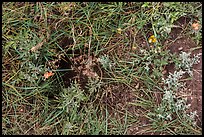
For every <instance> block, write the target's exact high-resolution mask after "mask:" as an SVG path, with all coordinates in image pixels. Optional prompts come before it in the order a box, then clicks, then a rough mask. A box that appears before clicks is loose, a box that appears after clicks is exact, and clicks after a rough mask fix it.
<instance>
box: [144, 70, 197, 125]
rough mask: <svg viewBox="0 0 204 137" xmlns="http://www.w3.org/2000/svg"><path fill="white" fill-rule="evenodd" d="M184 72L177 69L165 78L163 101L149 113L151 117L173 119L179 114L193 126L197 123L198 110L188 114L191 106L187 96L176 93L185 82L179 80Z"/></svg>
mask: <svg viewBox="0 0 204 137" xmlns="http://www.w3.org/2000/svg"><path fill="white" fill-rule="evenodd" d="M184 73H185V72H184V71H182V70H180V71H175V72H174V73H173V74H171V73H170V74H169V76H168V77H167V79H163V82H164V83H165V84H166V85H165V86H164V94H163V98H162V101H161V103H160V104H159V106H158V108H157V109H155V111H154V112H153V113H152V112H150V113H148V115H149V116H150V117H153V118H157V119H158V120H167V121H169V120H170V121H171V120H172V116H173V115H175V114H176V115H177V114H179V115H180V117H182V118H184V119H185V120H186V122H189V123H191V124H192V125H193V126H195V125H196V121H195V116H197V114H196V112H190V113H189V114H187V109H188V108H189V107H190V106H189V105H187V98H177V96H176V94H175V90H178V89H179V88H181V87H182V86H183V85H184V84H185V83H181V82H179V79H180V78H181V77H182V76H183V74H184Z"/></svg>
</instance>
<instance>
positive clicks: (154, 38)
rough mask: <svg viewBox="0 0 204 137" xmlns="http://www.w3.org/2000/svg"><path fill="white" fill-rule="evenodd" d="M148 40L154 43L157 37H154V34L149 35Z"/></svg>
mask: <svg viewBox="0 0 204 137" xmlns="http://www.w3.org/2000/svg"><path fill="white" fill-rule="evenodd" d="M148 42H149V43H155V42H157V39H156V37H155V36H154V35H152V36H150V37H149V39H148Z"/></svg>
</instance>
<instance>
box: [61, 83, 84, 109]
mask: <svg viewBox="0 0 204 137" xmlns="http://www.w3.org/2000/svg"><path fill="white" fill-rule="evenodd" d="M60 96H61V99H62V100H61V105H60V107H59V108H61V109H63V110H64V111H65V112H67V113H69V112H71V111H76V109H77V108H78V107H79V106H80V103H81V102H82V101H85V100H86V96H85V95H84V91H83V90H82V89H81V88H80V86H79V84H78V83H77V82H76V81H75V82H74V83H72V84H71V86H70V87H68V88H64V89H63V90H62V93H61V94H60Z"/></svg>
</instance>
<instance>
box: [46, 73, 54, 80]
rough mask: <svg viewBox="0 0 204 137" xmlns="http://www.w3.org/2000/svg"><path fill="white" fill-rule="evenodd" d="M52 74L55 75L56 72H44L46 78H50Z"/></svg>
mask: <svg viewBox="0 0 204 137" xmlns="http://www.w3.org/2000/svg"><path fill="white" fill-rule="evenodd" d="M52 75H54V73H52V72H46V73H45V74H44V77H45V79H47V78H49V77H50V76H52Z"/></svg>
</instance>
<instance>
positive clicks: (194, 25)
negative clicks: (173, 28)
mask: <svg viewBox="0 0 204 137" xmlns="http://www.w3.org/2000/svg"><path fill="white" fill-rule="evenodd" d="M199 27H200V24H199V23H193V24H192V28H193V30H198V29H199Z"/></svg>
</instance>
